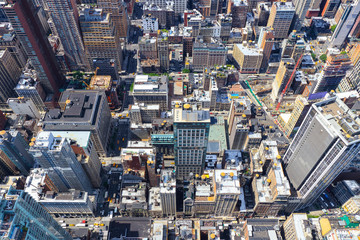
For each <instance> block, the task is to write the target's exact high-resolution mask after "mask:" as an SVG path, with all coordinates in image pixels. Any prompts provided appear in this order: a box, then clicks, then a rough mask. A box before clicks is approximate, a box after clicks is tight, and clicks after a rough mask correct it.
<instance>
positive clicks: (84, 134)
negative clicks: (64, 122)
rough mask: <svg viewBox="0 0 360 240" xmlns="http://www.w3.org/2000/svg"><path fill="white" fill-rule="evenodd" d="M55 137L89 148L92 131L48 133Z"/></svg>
mask: <svg viewBox="0 0 360 240" xmlns="http://www.w3.org/2000/svg"><path fill="white" fill-rule="evenodd" d="M48 132H50V133H51V134H52V135H53V136H56V137H62V138H67V139H71V140H74V141H76V143H77V144H78V145H79V146H80V147H85V148H86V147H87V146H88V144H89V141H90V134H91V132H90V131H48Z"/></svg>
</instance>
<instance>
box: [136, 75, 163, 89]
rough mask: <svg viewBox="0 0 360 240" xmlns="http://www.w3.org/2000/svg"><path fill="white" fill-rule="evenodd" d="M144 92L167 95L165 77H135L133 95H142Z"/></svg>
mask: <svg viewBox="0 0 360 240" xmlns="http://www.w3.org/2000/svg"><path fill="white" fill-rule="evenodd" d="M144 92H159V93H167V77H166V76H159V77H158V76H153V77H151V76H149V75H136V76H135V80H134V89H133V94H142V93H144Z"/></svg>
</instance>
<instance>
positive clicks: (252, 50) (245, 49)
mask: <svg viewBox="0 0 360 240" xmlns="http://www.w3.org/2000/svg"><path fill="white" fill-rule="evenodd" d="M235 46H236V47H237V48H238V49H239V50H240V51H241V52H242V53H243V54H244V55H246V56H262V55H263V53H262V49H260V48H258V47H257V45H252V46H250V47H249V46H248V44H247V42H246V41H245V42H243V43H242V44H235Z"/></svg>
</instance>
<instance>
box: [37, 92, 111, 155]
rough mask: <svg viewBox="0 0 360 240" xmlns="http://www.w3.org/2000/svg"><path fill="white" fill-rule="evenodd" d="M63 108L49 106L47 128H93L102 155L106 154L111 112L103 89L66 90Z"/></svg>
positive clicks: (46, 119)
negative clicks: (50, 107)
mask: <svg viewBox="0 0 360 240" xmlns="http://www.w3.org/2000/svg"><path fill="white" fill-rule="evenodd" d="M59 105H60V106H61V109H50V110H49V111H48V112H47V114H46V115H45V118H44V122H43V123H44V124H43V130H45V131H74V132H75V131H91V139H92V141H94V147H95V149H96V152H97V153H98V155H99V156H103V157H105V156H106V148H107V144H108V137H109V132H110V127H109V126H110V121H111V114H110V108H109V104H108V101H107V99H106V95H105V93H104V92H102V91H100V92H99V91H91V90H89V91H85V90H67V91H65V92H63V93H62V95H61V98H60V100H59Z"/></svg>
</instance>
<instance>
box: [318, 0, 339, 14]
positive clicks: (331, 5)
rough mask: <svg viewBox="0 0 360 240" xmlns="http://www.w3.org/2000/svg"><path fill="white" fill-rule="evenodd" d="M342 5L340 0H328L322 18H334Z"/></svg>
mask: <svg viewBox="0 0 360 240" xmlns="http://www.w3.org/2000/svg"><path fill="white" fill-rule="evenodd" d="M340 3H341V1H340V0H326V3H325V6H324V8H323V11H322V13H321V16H322V17H323V18H334V17H335V14H336V12H337V9H338V6H339V5H340Z"/></svg>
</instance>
